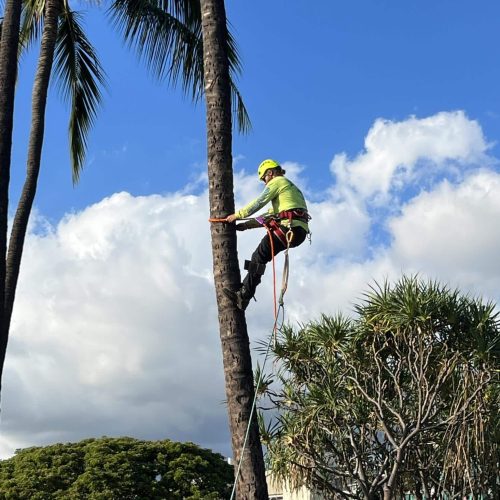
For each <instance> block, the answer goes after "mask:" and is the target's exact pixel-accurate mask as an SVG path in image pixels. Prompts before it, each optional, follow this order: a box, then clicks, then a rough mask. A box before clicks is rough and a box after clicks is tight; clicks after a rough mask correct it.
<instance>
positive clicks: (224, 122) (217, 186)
mask: <svg viewBox="0 0 500 500" xmlns="http://www.w3.org/2000/svg"><path fill="white" fill-rule="evenodd" d="M201 9H202V16H201V18H202V28H203V52H204V74H205V99H206V109H207V116H206V121H207V145H208V182H209V199H210V217H213V218H221V217H225V216H227V215H228V214H231V213H233V212H234V194H233V170H232V152H231V139H232V136H231V84H230V80H229V63H228V43H227V38H226V13H225V7H224V0H201ZM211 236H212V255H213V268H214V278H215V289H216V294H217V305H218V311H219V329H220V338H221V343H222V355H223V362H224V374H225V384H226V396H227V404H228V412H229V422H230V429H231V436H232V447H233V455H234V458H235V463H237V464H238V463H239V461H240V458H242V461H241V468H240V474H239V476H238V478H237V480H238V482H237V498H238V499H267V498H268V496H267V485H266V477H265V469H264V459H263V453H262V447H261V444H260V439H259V431H258V426H257V419H256V414H255V413H252V406H253V399H254V381H253V373H252V362H251V357H250V347H249V339H248V333H247V325H246V320H245V313H244V312H243V311H240V310H239V309H238V308H236V307H235V305H234V304H232V303H231V302H230V301H229V300H228V299H227V298H226V297H225V295H224V294H223V293H222V288H223V287H224V286H231V285H232V287H235V286H236V285H237V284H239V283H240V280H241V277H240V271H239V265H238V253H237V248H236V232H235V229H234V226H230V225H226V224H224V225H215V224H213V225H212V228H211ZM247 428H248V429H249V433H248V442H247V445H246V446H245V447H244V446H243V445H244V441H245V435H246V432H247ZM242 454H243V457H241V455H242Z"/></svg>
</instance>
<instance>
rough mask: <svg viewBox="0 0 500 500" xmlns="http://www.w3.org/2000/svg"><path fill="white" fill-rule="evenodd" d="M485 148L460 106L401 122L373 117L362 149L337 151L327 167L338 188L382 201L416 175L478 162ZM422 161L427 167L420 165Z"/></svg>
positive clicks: (476, 125) (474, 123)
mask: <svg viewBox="0 0 500 500" xmlns="http://www.w3.org/2000/svg"><path fill="white" fill-rule="evenodd" d="M487 150H488V144H487V142H486V140H485V138H484V136H483V133H482V130H481V127H480V125H479V123H478V122H477V121H475V120H470V119H469V118H467V116H466V115H465V113H464V112H463V111H455V112H442V113H438V114H436V115H434V116H431V117H428V118H421V119H418V118H416V117H411V118H409V119H407V120H404V121H401V122H393V121H390V120H383V119H378V120H376V122H375V123H374V125H373V126H372V128H371V129H370V130H369V132H368V135H367V136H366V138H365V151H364V152H362V153H360V154H359V155H358V156H357V157H356V158H354V159H353V160H349V159H348V157H347V155H346V154H345V153H341V154H337V155H335V157H334V158H333V161H332V163H331V167H330V168H331V170H332V172H333V173H334V174H335V175H336V177H337V182H338V188H339V189H350V190H353V191H355V192H357V193H359V195H360V196H362V197H363V198H369V197H376V196H379V197H380V198H381V199H382V200H383V201H387V195H388V194H389V193H390V191H391V190H394V189H398V188H402V187H404V186H405V185H406V184H407V183H408V181H409V180H414V181H416V180H420V179H422V175H423V174H425V175H429V174H431V175H433V174H436V173H439V172H443V171H445V170H447V169H448V170H449V169H450V168H452V167H455V171H459V170H460V169H462V168H463V167H466V166H470V165H477V164H478V163H484V162H485V161H486V160H487V157H486V152H487ZM426 162H427V163H428V164H427V165H426V166H427V168H422V164H425V163H426ZM419 164H420V165H419ZM417 167H420V168H417ZM457 169H458V170H457Z"/></svg>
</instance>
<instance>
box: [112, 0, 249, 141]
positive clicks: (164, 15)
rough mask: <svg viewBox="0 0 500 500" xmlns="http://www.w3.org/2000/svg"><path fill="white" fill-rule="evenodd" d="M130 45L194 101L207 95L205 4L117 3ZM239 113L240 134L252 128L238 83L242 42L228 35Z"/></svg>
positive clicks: (185, 0)
mask: <svg viewBox="0 0 500 500" xmlns="http://www.w3.org/2000/svg"><path fill="white" fill-rule="evenodd" d="M108 14H109V15H110V16H111V19H112V21H113V23H114V25H115V26H116V27H117V29H118V30H119V31H121V32H122V34H123V37H124V39H125V42H126V43H127V44H128V45H129V46H130V47H133V48H135V50H136V51H137V53H138V54H139V56H140V57H141V58H143V59H144V60H145V62H146V64H147V66H148V69H149V70H150V71H152V72H153V74H154V75H155V76H156V77H157V78H159V79H161V80H165V79H167V80H168V81H169V83H170V84H172V85H175V84H177V83H180V84H181V87H182V89H183V91H184V92H185V93H187V94H190V96H191V98H192V99H193V100H194V101H197V100H198V99H200V98H201V96H202V95H203V91H204V76H203V40H202V33H201V10H200V3H199V0H174V1H169V0H115V2H114V3H113V5H112V6H111V8H110V9H109V11H108ZM227 40H228V47H227V53H228V59H229V71H230V78H231V96H232V103H233V112H234V113H235V115H236V118H237V123H238V127H239V130H240V131H242V132H247V131H249V130H250V128H251V123H250V118H249V116H248V113H247V110H246V108H245V106H244V104H243V99H242V97H241V95H240V93H239V92H238V90H237V88H236V85H235V83H234V75H235V74H238V73H241V64H240V61H239V56H238V52H237V49H236V43H235V41H234V38H233V37H232V35H231V33H229V32H228V33H227Z"/></svg>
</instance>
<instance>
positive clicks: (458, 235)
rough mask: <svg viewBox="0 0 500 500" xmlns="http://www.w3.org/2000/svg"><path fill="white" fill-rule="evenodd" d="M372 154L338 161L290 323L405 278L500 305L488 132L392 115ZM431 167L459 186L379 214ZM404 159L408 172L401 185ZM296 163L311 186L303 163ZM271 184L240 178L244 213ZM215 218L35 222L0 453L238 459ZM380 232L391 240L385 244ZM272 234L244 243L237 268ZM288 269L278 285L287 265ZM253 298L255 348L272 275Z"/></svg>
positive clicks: (299, 268) (203, 197)
mask: <svg viewBox="0 0 500 500" xmlns="http://www.w3.org/2000/svg"><path fill="white" fill-rule="evenodd" d="M366 144H367V149H366V153H364V154H363V155H360V156H359V157H358V158H357V159H355V160H354V161H352V162H350V161H347V160H345V161H344V163H343V164H342V168H341V170H340V171H337V170H336V168H337V167H338V165H339V164H338V161H339V160H338V158H339V157H338V156H336V157H335V159H334V162H333V165H334V167H335V168H334V170H335V171H336V173H339V172H340V174H341V176H340V177H339V178H338V180H339V182H340V184H336V185H331V186H326V189H325V192H324V193H323V198H322V199H321V200H320V201H318V200H315V201H312V202H310V203H309V207H310V210H311V213H312V215H313V220H312V223H311V228H312V232H313V237H312V245H309V243H307V242H306V243H304V244H303V245H302V246H301V247H299V248H297V249H293V250H292V251H291V254H290V283H289V289H288V291H287V294H286V296H285V305H286V317H287V320H289V321H291V322H295V321H302V322H303V321H307V320H309V319H313V318H317V317H318V316H319V314H321V313H332V314H333V313H335V312H337V311H339V310H343V311H345V312H350V311H351V310H352V304H353V303H354V302H356V301H357V300H358V299H359V298H360V295H361V293H362V292H363V290H365V289H366V286H367V283H370V282H372V281H373V280H377V281H381V280H383V279H384V278H389V279H393V278H396V277H397V276H399V275H400V274H401V273H402V272H419V273H421V274H422V275H423V276H429V277H432V278H438V279H443V280H446V281H447V282H449V283H450V284H451V285H453V286H455V285H460V286H463V287H465V288H466V289H468V290H472V291H474V292H482V293H484V294H485V295H487V296H488V297H489V298H493V299H495V300H497V301H498V300H499V299H500V294H499V291H498V285H497V284H498V282H499V280H500V267H499V264H498V258H497V253H498V248H499V246H500V232H499V231H498V229H497V223H496V222H497V221H498V219H499V218H500V202H499V200H500V175H499V173H498V172H497V171H496V170H495V169H494V168H493V167H492V164H491V159H490V158H487V157H486V156H485V152H486V150H487V144H486V140H485V139H484V137H483V134H482V131H481V129H480V127H479V125H478V123H477V122H475V121H472V120H469V119H467V117H466V116H465V114H464V113H462V112H456V113H440V114H438V115H435V116H434V117H429V118H425V119H421V120H418V119H416V118H410V119H408V120H406V121H403V122H400V123H392V122H386V121H382V120H380V121H377V122H376V124H375V125H374V127H373V128H372V129H371V130H370V131H369V132H368V136H367V140H366ZM381 158H386V159H388V164H389V166H390V168H387V170H383V173H382V174H381V173H380V172H379V174H380V175H379V176H380V177H381V178H380V179H378V178H376V176H375V177H370V176H369V175H368V176H367V178H366V179H365V177H364V174H365V173H366V172H369V171H371V170H370V169H377V168H379V167H380V166H381V165H383V166H384V167H385V163H383V162H382V160H381ZM423 158H425V159H427V160H428V162H429V163H431V164H432V165H433V168H434V169H435V170H436V171H439V172H441V173H442V174H446V173H448V175H447V178H446V179H444V180H443V178H442V176H441V178H437V179H434V181H433V182H431V183H426V184H425V190H424V191H418V190H416V194H412V195H410V197H409V198H408V197H407V198H404V197H403V196H399V197H393V198H391V201H390V203H391V206H390V210H389V209H387V208H388V207H386V206H383V207H382V208H383V209H382V210H379V208H380V207H379V205H378V203H379V202H380V200H376V199H375V198H374V197H371V195H373V194H376V193H384V192H385V193H387V192H388V191H387V190H389V191H390V189H393V188H394V186H395V183H397V182H396V181H398V182H399V181H400V182H402V183H403V188H404V187H405V186H406V185H407V183H410V182H415V179H419V178H420V177H421V175H423V172H425V169H426V168H427V166H426V165H424V164H423V163H422V162H421V160H422V159H423ZM451 159H452V160H453V161H454V162H455V167H456V169H457V170H456V171H455V172H454V173H453V174H450V173H449V169H448V163H449V161H450V160H451ZM336 162H337V163H336ZM403 164H404V165H406V166H407V170H406V172H407V173H408V174H409V175H400V173H399V171H398V168H399V167H398V166H399V165H403ZM284 166H285V168H286V169H287V170H288V172H289V173H290V176H291V177H293V178H294V179H295V180H296V181H297V183H298V184H299V186H301V187H303V186H304V185H307V169H306V168H303V166H301V165H298V164H294V163H292V162H287V163H286V164H285V165H284ZM410 174H411V175H410ZM342 176H343V177H342ZM398 179H399V180H398ZM205 182H206V181H205ZM202 185H203V184H202V183H201V181H200V180H198V181H197V182H196V183H195V184H193V186H192V188H193V190H194V191H195V192H198V193H199V192H200V186H202ZM261 188H262V185H261V184H260V183H259V182H258V181H257V179H256V176H255V173H254V172H238V173H237V175H236V177H235V193H236V199H237V200H236V205H237V206H241V205H242V204H244V203H246V202H248V201H249V200H250V199H251V198H253V197H254V196H256V195H257V194H258V193H259V192H260V190H261ZM403 191H404V189H402V190H401V192H403ZM360 193H361V194H363V193H364V195H365V194H369V195H370V196H368V198H364V197H363V196H364V195H363V196H360ZM207 218H208V197H207V193H206V190H204V189H203V190H202V192H201V194H199V195H193V194H189V190H188V189H186V190H184V191H183V192H181V193H174V194H168V195H165V196H148V197H133V196H131V195H129V194H127V193H118V194H115V195H113V196H110V197H109V198H106V199H104V200H102V201H101V202H100V203H97V204H95V205H93V206H90V207H88V208H87V209H86V210H83V211H82V212H79V213H74V214H70V215H67V216H66V217H65V218H64V219H63V220H61V221H60V222H59V224H57V225H56V226H50V225H49V224H48V223H47V222H46V221H44V220H43V219H40V218H39V219H38V220H36V221H35V222H34V223H33V224H32V226H31V230H30V234H29V235H28V238H27V242H26V251H25V257H24V261H23V265H22V270H21V278H20V283H19V289H18V294H17V302H16V305H15V311H14V318H13V324H12V333H11V339H10V343H9V350H8V353H7V360H6V370H5V378H4V384H3V395H2V414H1V417H2V422H1V427H2V433H1V435H0V455H3V456H5V455H7V454H9V453H11V452H12V450H13V448H15V447H22V446H28V445H34V444H41V443H50V442H55V441H61V440H63V441H64V440H76V439H79V438H83V437H88V436H100V435H104V434H106V435H131V436H136V437H144V438H161V437H169V438H171V439H179V440H191V441H195V442H198V443H200V444H202V445H203V446H210V447H213V448H214V449H216V450H218V451H222V452H224V453H230V446H229V437H228V431H227V414H226V409H225V406H224V405H223V404H222V401H223V400H224V398H225V395H224V387H223V386H224V384H223V369H222V359H221V355H220V345H219V337H218V323H217V316H216V314H217V313H216V304H215V293H214V290H213V284H212V277H211V274H212V258H211V249H210V241H209V238H210V236H209V229H210V228H209V224H208V222H207ZM380 228H385V230H386V232H387V234H386V235H385V237H380V234H379V235H378V236H379V238H374V232H378V231H380ZM38 229H40V230H38ZM263 235H264V232H263V231H259V230H253V231H246V232H244V233H239V234H238V251H239V258H240V263H241V264H243V260H244V259H245V258H249V257H250V255H251V253H252V251H253V250H254V248H255V246H256V245H257V243H258V241H259V240H260V238H261V237H263ZM382 236H383V235H382ZM368 250H369V251H368ZM276 260H277V262H276V266H277V286H278V288H279V286H280V283H281V269H282V264H283V257H282V256H279V257H278V258H277V259H276ZM278 292H279V290H278ZM257 298H258V302H256V303H255V302H252V303H251V304H250V307H249V310H248V314H247V320H248V326H249V333H250V338H251V346H252V347H256V343H257V342H258V341H259V340H262V339H268V338H269V335H270V333H271V329H272V324H273V303H272V269H271V266H268V270H267V271H266V274H265V275H264V280H263V283H262V285H261V286H260V287H259V289H258V293H257Z"/></svg>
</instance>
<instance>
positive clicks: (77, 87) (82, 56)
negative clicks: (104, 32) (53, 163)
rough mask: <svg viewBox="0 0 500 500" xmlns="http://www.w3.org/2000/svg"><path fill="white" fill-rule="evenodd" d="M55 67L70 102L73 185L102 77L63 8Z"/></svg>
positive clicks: (75, 21) (74, 19)
mask: <svg viewBox="0 0 500 500" xmlns="http://www.w3.org/2000/svg"><path fill="white" fill-rule="evenodd" d="M55 68H56V72H57V76H58V81H59V86H60V89H61V91H62V94H63V96H64V98H65V99H67V100H69V101H70V103H71V115H70V123H69V140H70V151H71V162H72V172H73V182H74V183H77V182H78V179H79V176H80V172H81V170H82V168H83V162H84V160H85V154H86V150H87V136H88V133H89V130H90V128H91V127H92V125H93V122H94V119H95V117H96V114H97V108H98V106H99V104H100V102H101V91H100V87H104V86H105V74H104V71H103V69H102V66H101V64H100V62H99V60H98V58H97V55H96V52H95V50H94V47H93V46H92V44H91V43H90V42H89V40H88V39H87V37H86V35H85V33H84V32H83V30H82V27H81V24H80V15H79V13H77V12H73V11H71V10H70V9H69V8H68V7H66V8H65V9H64V10H63V12H62V14H61V19H60V22H59V32H58V40H57V47H56V57H55Z"/></svg>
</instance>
